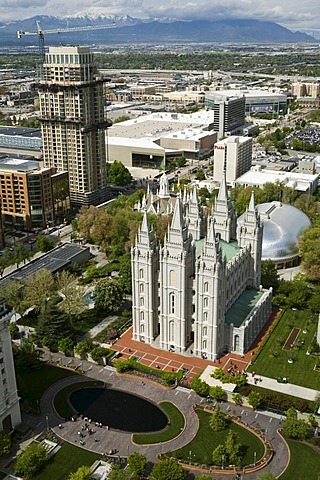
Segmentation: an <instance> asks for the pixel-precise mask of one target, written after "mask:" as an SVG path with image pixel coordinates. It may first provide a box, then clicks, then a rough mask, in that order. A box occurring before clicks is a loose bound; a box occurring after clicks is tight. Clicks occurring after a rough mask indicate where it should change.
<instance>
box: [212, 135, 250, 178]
mask: <svg viewBox="0 0 320 480" xmlns="http://www.w3.org/2000/svg"><path fill="white" fill-rule="evenodd" d="M251 164H252V138H251V137H238V136H232V137H228V138H226V139H224V140H221V141H220V142H217V143H216V144H215V145H214V179H215V180H216V181H218V182H221V181H222V178H223V176H224V175H226V181H227V183H228V184H229V185H233V184H234V182H235V180H236V179H237V178H238V177H240V176H241V175H243V174H244V173H246V172H248V171H249V170H250V168H251Z"/></svg>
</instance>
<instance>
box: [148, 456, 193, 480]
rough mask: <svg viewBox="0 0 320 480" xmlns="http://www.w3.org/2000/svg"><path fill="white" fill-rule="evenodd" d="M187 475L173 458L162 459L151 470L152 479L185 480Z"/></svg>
mask: <svg viewBox="0 0 320 480" xmlns="http://www.w3.org/2000/svg"><path fill="white" fill-rule="evenodd" d="M185 477H186V473H185V471H184V469H183V468H182V466H181V465H180V464H179V463H178V462H177V461H176V460H174V459H171V458H170V459H169V458H166V459H164V460H160V462H159V463H156V464H155V466H154V467H153V469H152V470H151V479H152V480H184V479H185Z"/></svg>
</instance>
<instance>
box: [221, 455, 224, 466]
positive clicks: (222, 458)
mask: <svg viewBox="0 0 320 480" xmlns="http://www.w3.org/2000/svg"><path fill="white" fill-rule="evenodd" d="M221 460H222V465H221V467H222V470H223V469H224V454H222V456H221Z"/></svg>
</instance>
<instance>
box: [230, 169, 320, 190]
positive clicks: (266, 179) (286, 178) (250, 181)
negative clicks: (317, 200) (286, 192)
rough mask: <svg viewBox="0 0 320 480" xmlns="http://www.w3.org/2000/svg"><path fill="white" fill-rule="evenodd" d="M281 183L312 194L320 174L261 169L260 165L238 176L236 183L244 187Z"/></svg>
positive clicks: (316, 186)
mask: <svg viewBox="0 0 320 480" xmlns="http://www.w3.org/2000/svg"><path fill="white" fill-rule="evenodd" d="M277 182H279V183H281V184H282V185H284V186H285V187H290V188H293V189H295V190H297V191H298V192H303V193H309V194H310V195H312V194H313V193H314V192H315V191H316V190H317V188H318V183H319V175H317V174H314V175H311V174H308V173H296V172H283V171H277V170H266V169H261V167H260V166H259V165H256V166H254V167H251V169H250V171H249V172H247V173H245V174H244V175H242V176H241V177H239V178H237V180H236V181H235V184H236V185H243V186H244V187H261V188H262V187H263V186H264V185H265V184H266V183H277Z"/></svg>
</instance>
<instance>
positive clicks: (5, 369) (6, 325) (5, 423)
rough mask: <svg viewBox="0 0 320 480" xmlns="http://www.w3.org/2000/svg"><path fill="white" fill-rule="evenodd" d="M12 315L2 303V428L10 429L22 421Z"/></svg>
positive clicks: (0, 376)
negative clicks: (15, 364)
mask: <svg viewBox="0 0 320 480" xmlns="http://www.w3.org/2000/svg"><path fill="white" fill-rule="evenodd" d="M11 317H12V312H10V311H9V310H8V309H7V308H6V306H5V305H4V304H0V430H8V431H11V430H13V429H14V428H16V427H17V426H18V425H19V424H20V423H21V414H20V406H19V397H18V390H17V384H16V374H15V371H14V364H13V356H12V346H11V336H10V320H11Z"/></svg>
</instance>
